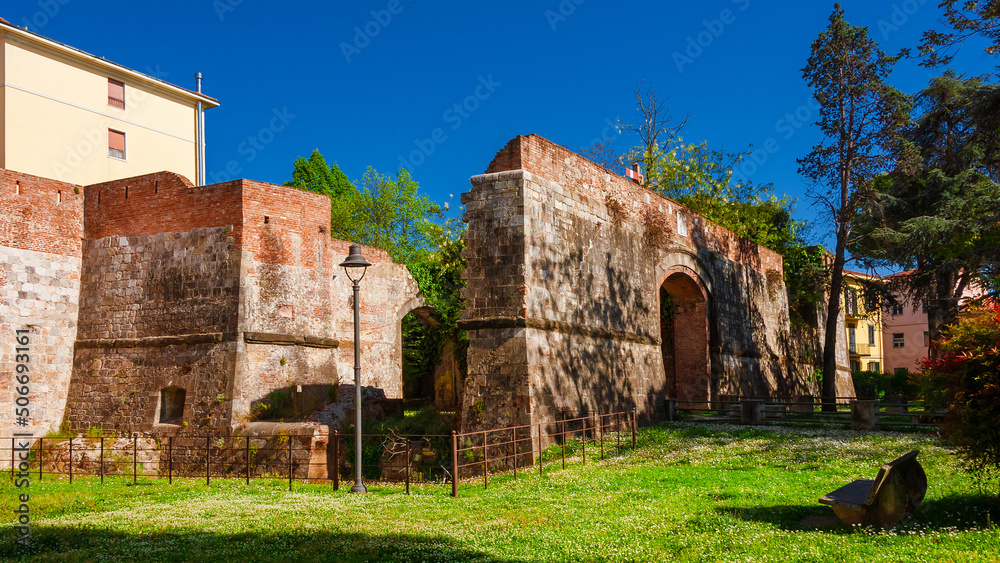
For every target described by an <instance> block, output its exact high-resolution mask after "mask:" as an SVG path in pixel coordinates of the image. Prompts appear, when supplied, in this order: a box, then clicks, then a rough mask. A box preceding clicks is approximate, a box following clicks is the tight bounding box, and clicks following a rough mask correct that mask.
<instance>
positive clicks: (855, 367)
mask: <svg viewBox="0 0 1000 563" xmlns="http://www.w3.org/2000/svg"><path fill="white" fill-rule="evenodd" d="M851 371H861V362H859V361H857V360H851Z"/></svg>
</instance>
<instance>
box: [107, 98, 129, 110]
mask: <svg viewBox="0 0 1000 563" xmlns="http://www.w3.org/2000/svg"><path fill="white" fill-rule="evenodd" d="M108 105H109V106H114V107H116V108H118V109H125V100H122V99H119V98H112V97H111V96H108Z"/></svg>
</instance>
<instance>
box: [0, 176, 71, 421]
mask: <svg viewBox="0 0 1000 563" xmlns="http://www.w3.org/2000/svg"><path fill="white" fill-rule="evenodd" d="M78 191H79V188H78V187H77V186H73V185H71V184H65V183H62V182H56V181H54V180H48V179H45V178H38V177H36V176H29V175H27V174H20V173H17V172H12V171H9V170H2V169H0V335H2V338H3V339H4V340H3V342H2V344H0V405H3V408H2V409H0V434H2V435H5V436H10V435H11V434H12V433H15V432H30V433H38V434H44V433H45V432H47V431H48V430H49V429H51V428H52V427H55V426H58V425H59V423H60V422H61V421H62V416H63V410H62V408H63V407H62V406H63V405H64V404H65V403H66V395H67V392H68V390H69V384H70V372H71V368H72V364H73V342H74V341H75V340H76V337H77V312H78V304H79V295H80V264H81V240H82V238H83V195H82V194H78V193H77V192H78ZM16 330H28V331H29V333H28V335H29V337H30V343H29V346H28V348H29V350H28V351H27V354H28V360H29V361H28V363H27V364H26V365H28V366H29V369H30V371H29V376H30V380H29V385H28V388H29V394H28V398H29V401H30V405H29V417H27V418H29V419H30V422H31V425H30V426H28V427H22V426H18V425H17V424H16V421H15V412H14V405H15V399H16V398H17V397H18V395H17V394H16V391H15V386H16V384H15V379H14V377H15V375H16V374H15V373H14V369H15V366H16V364H17V362H16V361H15V359H16V351H15V350H14V348H15V346H16V344H15V340H14V338H15V336H16V334H15V332H14V331H16Z"/></svg>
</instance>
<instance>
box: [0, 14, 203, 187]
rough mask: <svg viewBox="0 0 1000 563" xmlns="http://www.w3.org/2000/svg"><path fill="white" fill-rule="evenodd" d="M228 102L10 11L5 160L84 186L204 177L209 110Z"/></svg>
mask: <svg viewBox="0 0 1000 563" xmlns="http://www.w3.org/2000/svg"><path fill="white" fill-rule="evenodd" d="M199 84H200V80H199ZM197 89H198V90H200V89H201V88H200V86H199V87H198V88H197ZM218 105H219V102H218V101H217V100H215V99H214V98H211V97H209V96H206V95H204V94H201V93H200V92H196V91H191V90H187V89H184V88H181V87H179V86H175V85H173V84H170V83H168V82H165V81H163V80H160V79H158V78H155V77H152V76H148V75H146V74H143V73H140V72H136V71H134V70H131V69H128V68H126V67H123V66H120V65H117V64H115V63H112V62H110V61H108V60H106V59H103V58H100V57H96V56H94V55H91V54H88V53H85V52H83V51H80V50H79V49H75V48H73V47H70V46H68V45H64V44H62V43H59V42H57V41H53V40H51V39H48V38H45V37H42V36H41V35H38V34H35V33H32V32H30V31H27V30H25V29H22V28H19V27H17V26H15V25H12V24H10V23H9V22H7V21H6V20H4V19H3V18H0V131H2V134H0V168H3V169H7V170H15V171H17V172H24V173H27V174H33V175H36V176H41V177H43V178H53V179H56V180H61V181H64V182H70V183H73V184H80V185H90V184H96V183H99V182H106V181H110V180H117V179H120V178H128V177H133V176H139V175H142V174H147V173H151V172H160V171H164V170H169V171H172V172H177V173H180V174H183V175H184V176H186V177H188V178H189V179H191V180H192V181H194V182H195V183H197V184H204V162H205V159H204V147H205V144H204V110H206V109H210V108H214V107H217V106H218Z"/></svg>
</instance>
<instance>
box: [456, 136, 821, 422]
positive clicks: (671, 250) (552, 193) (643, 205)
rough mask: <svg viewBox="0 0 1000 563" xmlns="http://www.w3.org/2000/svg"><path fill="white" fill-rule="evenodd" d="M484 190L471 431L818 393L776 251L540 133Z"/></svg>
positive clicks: (470, 286)
mask: <svg viewBox="0 0 1000 563" xmlns="http://www.w3.org/2000/svg"><path fill="white" fill-rule="evenodd" d="M472 185H473V188H472V191H471V192H469V193H467V194H463V197H462V201H463V203H464V204H465V205H466V214H465V220H466V221H467V222H468V224H469V230H468V240H467V249H466V251H465V252H466V254H465V255H466V258H467V259H468V261H469V264H468V268H467V269H466V271H465V279H466V281H467V288H466V289H465V292H464V296H465V298H466V300H467V308H466V310H465V311H464V312H463V315H462V319H461V323H460V324H461V326H462V327H463V328H465V329H467V330H468V331H469V341H470V346H469V356H468V366H469V375H468V378H467V379H466V382H465V388H464V405H463V409H464V410H463V424H464V426H465V429H466V430H468V429H470V428H479V427H495V426H501V425H508V424H533V423H537V422H541V421H546V420H552V419H557V418H559V417H561V416H566V415H573V416H575V415H577V414H578V413H593V412H595V411H596V410H605V411H607V410H620V409H628V408H631V407H633V406H634V407H636V408H637V409H638V412H639V415H640V418H641V419H646V420H651V419H659V418H662V417H663V415H664V408H665V404H664V401H665V400H666V399H667V398H674V399H679V400H680V401H681V405H682V406H684V405H685V404H687V405H690V406H702V407H704V406H707V405H708V404H709V402H710V401H712V400H713V399H715V398H716V397H717V396H719V395H721V394H740V395H744V396H769V395H782V396H791V395H794V394H798V393H809V392H811V391H813V388H812V383H811V381H810V380H809V378H808V376H809V375H811V373H804V370H803V369H802V367H803V365H804V364H803V362H801V361H800V358H798V357H797V351H796V350H797V349H796V347H795V346H794V344H793V343H792V342H791V339H790V336H789V315H788V303H787V296H786V292H785V286H784V281H783V267H782V260H781V256H780V255H778V254H777V253H775V252H772V251H770V250H768V249H766V248H764V247H761V246H758V245H757V244H754V243H753V242H751V241H748V240H746V239H743V238H740V237H738V236H736V235H735V234H733V233H732V232H730V231H728V230H727V229H724V228H722V227H720V226H718V225H715V224H713V223H711V222H709V221H707V220H706V219H705V218H704V217H701V216H699V215H697V214H695V213H693V212H691V211H690V210H689V209H686V208H685V207H683V206H682V205H680V204H678V203H677V202H674V201H671V200H668V199H666V198H663V197H662V196H659V195H658V194H655V193H653V192H650V191H649V190H646V189H644V188H642V187H640V186H637V185H636V184H634V183H632V182H630V181H628V180H626V179H625V178H622V177H619V176H617V175H615V174H612V173H611V172H609V171H608V170H606V169H604V168H603V167H601V166H598V165H596V164H594V163H592V162H590V161H588V160H586V159H584V158H582V157H580V156H578V155H576V154H574V153H572V152H570V151H568V150H566V149H564V148H562V147H559V146H557V145H555V144H554V143H551V142H549V141H547V140H545V139H543V138H541V137H538V136H535V135H531V136H528V137H517V138H515V139H513V140H512V141H511V142H510V143H508V145H507V146H506V147H504V149H503V150H501V151H500V152H499V153H497V155H496V158H495V159H494V161H493V162H492V163H491V165H490V167H489V168H488V169H487V170H486V173H485V174H483V175H480V176H475V177H473V178H472Z"/></svg>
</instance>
